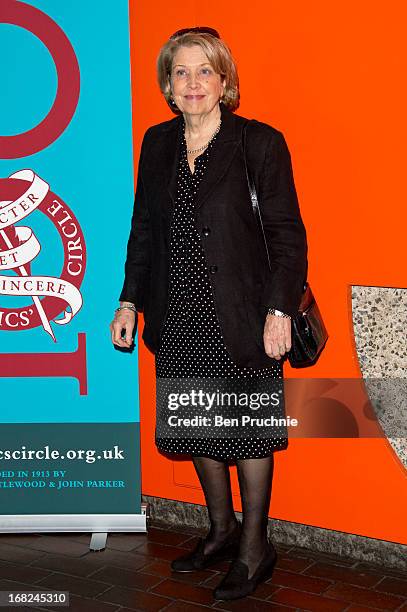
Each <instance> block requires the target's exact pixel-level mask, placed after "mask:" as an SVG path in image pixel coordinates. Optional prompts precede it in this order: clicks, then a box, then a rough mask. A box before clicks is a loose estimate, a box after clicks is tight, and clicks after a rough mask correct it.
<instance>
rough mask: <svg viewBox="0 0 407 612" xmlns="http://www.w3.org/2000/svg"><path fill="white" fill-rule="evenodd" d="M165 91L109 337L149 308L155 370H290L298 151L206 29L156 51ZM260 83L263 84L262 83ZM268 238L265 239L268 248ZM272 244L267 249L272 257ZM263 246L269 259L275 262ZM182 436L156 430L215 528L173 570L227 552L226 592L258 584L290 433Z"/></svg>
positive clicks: (126, 337) (301, 236) (269, 551)
mask: <svg viewBox="0 0 407 612" xmlns="http://www.w3.org/2000/svg"><path fill="white" fill-rule="evenodd" d="M158 81H159V85H160V89H161V91H162V93H163V95H164V97H165V100H166V102H167V103H168V105H169V107H170V109H171V110H172V112H173V113H174V114H175V115H176V117H174V118H173V119H171V120H169V121H165V122H163V123H160V124H158V125H155V126H152V127H151V128H149V129H148V130H147V132H146V134H145V136H144V139H143V143H142V148H141V154H140V161H139V169H138V183H137V190H136V197H135V205H134V212H133V217H132V222H131V231H130V238H129V241H128V245H127V259H126V264H125V280H124V286H123V289H122V291H121V294H120V298H119V301H120V307H119V308H118V309H117V311H116V313H115V317H114V320H113V322H112V323H111V333H112V341H113V343H114V344H115V345H116V346H119V347H129V346H130V345H131V344H132V341H133V337H134V334H135V331H136V329H137V311H142V312H143V315H144V323H145V326H144V332H143V340H144V342H145V344H146V345H147V347H148V348H149V349H150V350H151V351H153V352H154V353H155V366H156V376H157V382H158V381H159V380H161V379H163V380H165V381H166V383H167V387H166V388H167V390H171V381H173V384H174V388H175V385H176V382H177V380H180V379H184V380H185V379H199V380H200V381H202V380H219V379H222V380H226V379H232V378H233V379H234V380H240V381H242V380H246V379H250V383H251V385H253V384H254V383H255V382H256V381H260V382H261V381H262V382H263V383H264V381H276V380H279V379H282V376H283V372H282V362H283V357H284V356H285V355H286V353H287V352H288V351H289V350H290V348H291V320H290V317H292V316H293V315H295V314H296V312H297V309H298V306H299V303H300V300H301V295H302V289H303V282H304V279H305V277H306V270H307V244H306V233H305V229H304V226H303V223H302V219H301V215H300V211H299V206H298V201H297V196H296V191H295V186H294V181H293V175H292V168H291V160H290V153H289V151H288V148H287V145H286V142H285V139H284V136H283V134H282V133H281V132H280V131H278V130H277V129H276V128H274V127H272V126H270V125H267V124H265V123H262V122H258V121H251V122H250V123H249V125H248V127H247V140H246V144H245V147H243V145H242V136H243V128H244V126H245V125H246V124H247V119H245V118H244V117H241V116H238V115H236V114H234V111H235V110H236V109H237V108H238V105H239V89H238V76H237V70H236V65H235V62H234V60H233V57H232V55H231V52H230V50H229V48H228V46H227V45H226V44H225V42H224V41H223V40H221V39H220V37H219V34H218V33H217V32H216V31H215V30H213V29H211V28H190V29H187V30H180V31H178V32H176V33H175V34H174V35H172V36H171V37H170V39H169V40H168V41H167V42H166V43H165V44H164V46H163V47H162V49H161V51H160V54H159V57H158ZM263 94H264V92H263ZM245 157H246V159H247V165H248V167H249V172H250V173H251V174H252V176H253V180H254V183H255V185H256V190H257V193H258V198H259V203H260V209H261V215H262V221H263V228H264V236H263V235H262V233H261V231H260V228H259V225H258V222H257V219H256V218H255V216H254V215H253V211H252V205H251V200H250V193H249V189H248V182H247V176H246V170H245ZM266 247H267V249H266ZM267 250H268V255H267ZM268 257H269V259H270V263H269V262H268ZM199 431H200V432H201V433H200V434H199V435H194V434H193V433H190V434H189V437H188V436H187V435H185V436H183V437H176V436H174V435H173V436H172V437H171V433H168V435H165V432H164V434H163V432H162V431H161V433H159V432H158V430H157V429H156V438H155V442H156V445H157V447H158V448H159V449H160V450H162V451H166V452H169V453H186V454H188V455H189V456H191V457H192V460H193V463H194V466H195V468H196V472H197V474H198V477H199V480H200V483H201V485H202V488H203V492H204V495H205V500H206V503H207V508H208V514H209V518H210V530H209V533H208V535H207V537H206V538H201V539H200V540H199V542H198V545H197V546H196V548H195V549H194V550H193V551H191V552H190V553H188V554H186V555H183V556H181V557H180V558H178V559H175V560H174V561H173V562H172V569H173V570H174V571H179V572H188V571H195V570H200V569H202V568H208V567H211V566H212V565H214V564H216V563H217V562H219V561H220V560H225V559H228V560H231V561H232V563H231V565H230V569H229V572H228V573H227V574H226V576H225V577H224V578H223V580H222V582H221V583H220V584H219V585H218V586H217V588H216V589H215V591H214V596H215V598H217V599H237V598H240V597H245V596H246V595H248V594H250V593H253V592H254V590H255V589H256V587H257V585H258V584H259V583H261V582H262V581H264V580H266V579H267V578H269V577H270V576H271V575H272V572H273V568H274V565H275V562H276V557H277V554H276V550H275V548H274V546H273V544H272V543H271V542H270V541H269V540H268V538H267V523H268V510H269V504H270V495H271V483H272V476H273V465H274V464H273V453H274V452H275V451H277V450H279V449H285V448H287V444H288V440H287V437H286V436H274V435H271V434H270V435H269V436H266V437H264V436H256V435H255V433H253V435H251V436H250V437H248V436H247V435H246V436H242V437H240V438H239V437H232V436H230V437H228V436H227V435H225V436H223V437H219V436H216V435H211V431H213V428H208V431H207V432H206V435H202V428H201V429H200V430H199ZM230 461H234V462H236V464H237V471H238V478H239V485H240V494H241V499H242V513H243V521H242V523H240V522H239V521H237V519H236V516H235V513H234V509H233V502H232V494H231V488H230V476H229V465H228V464H229V462H230Z"/></svg>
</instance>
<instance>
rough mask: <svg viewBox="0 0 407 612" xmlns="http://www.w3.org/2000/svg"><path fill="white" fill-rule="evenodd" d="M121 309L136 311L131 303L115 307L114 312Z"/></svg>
mask: <svg viewBox="0 0 407 612" xmlns="http://www.w3.org/2000/svg"><path fill="white" fill-rule="evenodd" d="M121 310H132V311H133V312H137V309H136V307H135V306H133V305H129V306H119V307H118V308H116V312H120V311H121Z"/></svg>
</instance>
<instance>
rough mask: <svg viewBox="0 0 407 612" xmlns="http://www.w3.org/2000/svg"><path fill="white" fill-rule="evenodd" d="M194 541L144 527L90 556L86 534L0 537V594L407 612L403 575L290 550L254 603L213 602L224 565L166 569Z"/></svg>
mask: <svg viewBox="0 0 407 612" xmlns="http://www.w3.org/2000/svg"><path fill="white" fill-rule="evenodd" d="M199 535H200V534H199V533H198V532H195V534H193V532H191V531H188V532H187V533H186V532H181V531H168V530H165V529H160V528H158V527H149V532H148V534H112V535H110V536H109V537H108V543H107V548H106V549H105V550H104V551H100V552H90V551H89V540H90V536H89V535H84V534H55V535H48V534H44V535H0V591H18V590H20V589H21V590H25V591H27V590H45V589H56V590H64V591H69V592H70V602H71V603H70V607H69V610H70V611H72V612H116V611H121V612H130V611H131V610H149V611H150V610H151V611H153V612H158V611H159V610H165V611H166V612H167V611H168V612H199V611H200V610H201V611H202V612H203V611H205V610H206V611H207V610H209V609H215V610H240V612H246V611H248V612H251V611H253V612H267V611H270V612H273V611H276V612H284V611H285V612H287V611H288V610H315V611H321V612H322V611H326V612H336V611H342V610H344V611H345V610H346V611H349V612H351V611H352V612H362V611H363V610H403V611H405V612H407V573H406V572H401V571H395V570H390V569H387V568H385V567H377V566H373V565H369V564H366V563H358V562H356V561H353V560H352V559H343V558H340V557H336V556H334V555H326V554H321V553H315V552H312V551H310V550H307V549H303V548H299V547H287V546H277V549H278V551H279V560H278V562H277V565H276V568H275V571H274V574H273V577H272V579H271V580H269V581H268V582H267V583H265V584H263V585H261V587H259V588H258V590H257V591H256V593H255V596H252V597H248V598H246V599H241V600H238V601H235V602H231V603H227V602H216V600H214V599H213V596H212V589H213V587H214V586H215V585H217V584H218V582H219V581H220V579H221V577H222V575H223V572H224V571H225V570H226V569H227V564H221V565H219V566H217V567H216V568H214V569H211V570H206V571H201V572H196V573H192V574H175V573H172V572H171V570H170V567H169V561H170V560H171V559H173V558H174V557H176V556H178V555H180V554H182V552H183V551H186V550H189V549H191V548H192V547H194V546H195V543H196V539H197V537H198V536H199ZM0 609H6V608H0ZM9 609H10V610H15V609H20V610H26V611H29V610H50V609H52V610H60V611H63V610H67V609H68V608H66V607H42V608H39V607H24V608H23V607H19V608H9Z"/></svg>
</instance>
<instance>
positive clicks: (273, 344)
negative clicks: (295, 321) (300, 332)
mask: <svg viewBox="0 0 407 612" xmlns="http://www.w3.org/2000/svg"><path fill="white" fill-rule="evenodd" d="M263 341H264V350H265V351H266V354H267V355H268V356H269V357H273V358H274V359H281V357H282V356H283V355H285V353H286V352H288V351H289V350H290V349H291V319H289V318H288V317H278V316H277V315H272V314H269V315H267V317H266V322H265V324H264V333H263Z"/></svg>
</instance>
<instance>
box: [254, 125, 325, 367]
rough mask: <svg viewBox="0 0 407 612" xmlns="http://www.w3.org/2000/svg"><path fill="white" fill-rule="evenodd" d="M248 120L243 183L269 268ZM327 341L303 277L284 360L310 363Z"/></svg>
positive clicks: (310, 364) (307, 365)
mask: <svg viewBox="0 0 407 612" xmlns="http://www.w3.org/2000/svg"><path fill="white" fill-rule="evenodd" d="M248 123H249V122H247V123H246V124H245V126H244V128H243V134H242V146H243V157H244V164H245V169H246V177H247V185H248V187H249V193H250V199H251V201H252V208H253V213H254V216H255V217H256V219H257V221H258V224H259V227H260V231H261V233H262V236H263V242H264V246H265V249H266V253H267V260H268V264H269V268H270V270H271V263H270V255H269V251H268V248H267V242H266V236H265V233H264V227H263V221H262V218H261V214H260V206H259V201H258V198H257V192H256V187H255V184H254V181H253V178H252V176H251V174H250V172H249V168H248V166H247V160H246V129H247V126H248ZM327 340H328V332H327V330H326V327H325V325H324V322H323V320H322V316H321V313H320V311H319V308H318V304H317V303H316V301H315V298H314V295H313V293H312V290H311V287H310V285H309V283H308V282H307V281H306V280H305V281H304V286H303V294H302V296H301V302H300V305H299V308H298V313H297V315H295V316H294V317H291V349H290V351H289V352H288V360H289V362H290V365H291V366H292V367H293V368H306V367H309V366H312V365H314V364H315V363H316V361H317V359H318V357H319V355H320V354H321V351H322V349H323V348H324V346H325V344H326V341H327Z"/></svg>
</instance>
